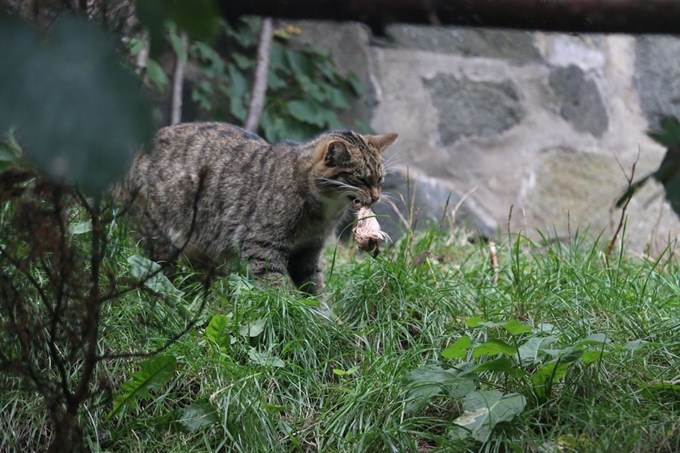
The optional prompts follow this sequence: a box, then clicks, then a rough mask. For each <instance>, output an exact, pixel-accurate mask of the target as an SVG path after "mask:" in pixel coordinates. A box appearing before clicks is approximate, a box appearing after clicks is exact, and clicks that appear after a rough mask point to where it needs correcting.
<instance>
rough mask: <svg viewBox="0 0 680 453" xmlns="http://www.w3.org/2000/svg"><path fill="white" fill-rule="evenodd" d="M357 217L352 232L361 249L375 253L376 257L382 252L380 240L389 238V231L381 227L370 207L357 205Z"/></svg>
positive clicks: (355, 212)
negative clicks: (386, 231)
mask: <svg viewBox="0 0 680 453" xmlns="http://www.w3.org/2000/svg"><path fill="white" fill-rule="evenodd" d="M354 215H355V218H356V219H357V222H356V224H355V225H354V228H353V229H352V233H354V240H355V241H357V245H358V247H359V250H363V251H364V252H369V253H371V252H372V253H373V257H374V258H375V257H376V256H378V254H379V253H380V241H382V240H384V239H386V238H387V233H385V232H384V231H382V230H381V229H380V224H379V223H378V220H377V219H376V218H375V214H373V211H371V209H370V208H367V207H365V206H360V205H357V206H355V210H354Z"/></svg>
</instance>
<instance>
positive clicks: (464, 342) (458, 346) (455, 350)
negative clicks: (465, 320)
mask: <svg viewBox="0 0 680 453" xmlns="http://www.w3.org/2000/svg"><path fill="white" fill-rule="evenodd" d="M471 347H472V342H471V341H470V337H468V336H464V337H460V338H459V339H457V340H456V341H455V342H454V343H453V344H452V345H451V346H449V347H448V348H446V349H444V350H443V351H442V357H444V358H447V359H462V358H463V357H465V355H466V354H467V350H468V349H469V348H471Z"/></svg>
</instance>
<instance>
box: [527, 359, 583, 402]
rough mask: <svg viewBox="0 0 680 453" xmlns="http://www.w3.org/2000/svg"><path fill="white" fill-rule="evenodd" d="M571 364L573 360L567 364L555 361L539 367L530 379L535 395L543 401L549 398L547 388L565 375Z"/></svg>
mask: <svg viewBox="0 0 680 453" xmlns="http://www.w3.org/2000/svg"><path fill="white" fill-rule="evenodd" d="M572 363H573V360H572V361H569V362H565V361H561V360H556V361H554V362H549V363H546V364H544V365H541V366H539V367H538V369H537V370H536V372H535V373H534V376H533V378H532V382H533V384H534V391H535V392H536V395H537V396H538V397H539V398H543V399H545V398H547V397H548V396H550V395H548V391H549V388H550V387H552V385H553V383H554V382H556V381H559V380H560V379H562V378H563V377H564V376H565V375H566V374H567V370H568V369H569V367H570V366H571V364H572Z"/></svg>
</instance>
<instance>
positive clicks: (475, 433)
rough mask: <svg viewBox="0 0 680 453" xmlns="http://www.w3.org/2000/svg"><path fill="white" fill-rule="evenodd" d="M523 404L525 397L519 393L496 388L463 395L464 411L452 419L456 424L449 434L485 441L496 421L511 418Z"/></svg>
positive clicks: (524, 403) (518, 412)
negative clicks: (507, 392) (500, 390)
mask: <svg viewBox="0 0 680 453" xmlns="http://www.w3.org/2000/svg"><path fill="white" fill-rule="evenodd" d="M525 406H526V399H525V398H524V396H522V395H520V394H519V393H509V394H506V395H504V394H502V393H501V392H499V391H498V390H489V391H481V392H472V393H470V394H469V395H467V396H466V397H465V400H464V401H463V410H464V411H465V412H463V415H461V416H460V417H458V418H456V419H455V420H454V423H455V424H456V425H458V426H455V427H453V428H452V429H451V430H450V431H449V435H450V436H451V437H452V438H453V439H466V438H467V437H469V436H472V437H473V438H474V439H475V440H477V441H479V442H486V441H487V440H489V438H490V437H491V432H492V431H493V429H494V427H495V426H496V425H497V424H498V423H500V422H507V421H510V420H512V419H513V418H514V417H515V416H516V415H518V414H520V413H521V412H522V411H523V410H524V407H525Z"/></svg>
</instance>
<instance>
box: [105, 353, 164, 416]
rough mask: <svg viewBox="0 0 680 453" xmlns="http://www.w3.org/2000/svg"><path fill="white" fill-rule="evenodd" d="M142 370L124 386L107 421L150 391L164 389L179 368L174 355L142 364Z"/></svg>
mask: <svg viewBox="0 0 680 453" xmlns="http://www.w3.org/2000/svg"><path fill="white" fill-rule="evenodd" d="M140 366H141V368H142V369H141V370H139V371H136V372H134V373H132V374H131V375H130V380H129V381H127V382H125V383H124V384H123V386H122V390H123V392H124V393H123V394H122V395H119V396H117V397H116V399H115V400H114V402H113V409H111V412H109V415H108V416H107V420H109V419H111V417H113V416H114V415H116V414H117V413H118V412H120V410H121V409H122V408H123V407H124V406H126V405H129V404H132V403H133V402H134V401H135V400H137V399H138V398H145V397H147V396H149V390H157V389H159V388H161V387H163V386H164V385H165V384H166V383H167V382H168V381H169V380H170V378H171V377H172V376H173V374H174V372H175V369H176V368H177V359H176V358H175V356H173V355H157V356H155V357H152V358H150V359H148V360H145V361H144V362H142V363H141V364H140Z"/></svg>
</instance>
